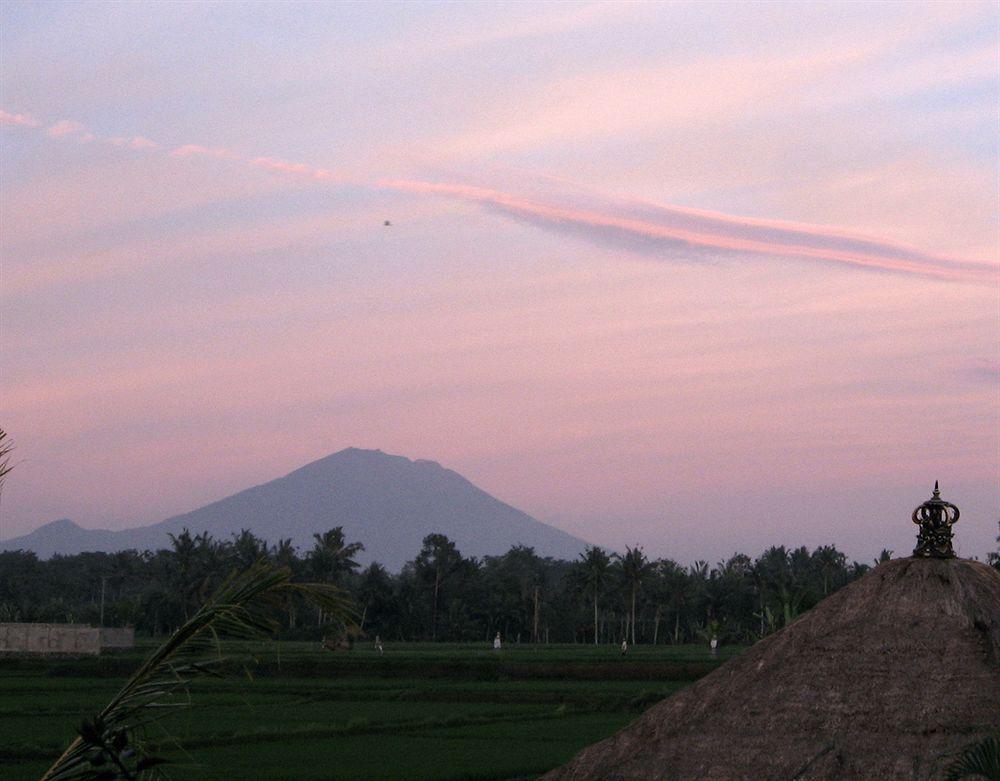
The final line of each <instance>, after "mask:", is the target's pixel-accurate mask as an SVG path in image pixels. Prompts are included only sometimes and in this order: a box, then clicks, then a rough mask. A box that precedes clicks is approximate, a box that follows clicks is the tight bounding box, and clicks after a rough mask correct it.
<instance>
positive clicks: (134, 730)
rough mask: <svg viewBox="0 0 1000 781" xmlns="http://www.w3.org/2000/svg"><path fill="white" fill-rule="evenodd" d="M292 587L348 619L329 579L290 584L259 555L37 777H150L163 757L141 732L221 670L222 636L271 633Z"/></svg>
mask: <svg viewBox="0 0 1000 781" xmlns="http://www.w3.org/2000/svg"><path fill="white" fill-rule="evenodd" d="M289 592H298V593H300V594H302V595H303V596H305V597H306V598H307V599H309V600H310V601H311V602H314V603H316V604H317V605H319V606H320V607H322V608H323V610H325V611H326V612H327V613H329V614H331V615H333V616H335V617H337V618H340V619H345V620H346V619H347V618H348V617H349V616H350V615H351V614H352V610H351V605H350V602H349V601H348V600H347V599H346V598H345V596H344V594H343V592H342V591H341V590H340V589H338V588H336V587H334V586H331V585H328V584H316V583H293V582H292V580H291V571H290V570H289V569H287V568H285V567H275V566H273V565H271V564H269V563H267V562H266V561H264V560H261V561H259V562H257V563H256V564H254V565H253V566H251V567H249V568H248V569H246V570H245V571H243V572H237V573H233V574H232V575H231V576H230V577H229V578H228V579H227V580H226V581H225V582H223V583H222V585H221V586H219V588H218V590H216V592H215V593H214V594H213V595H212V596H211V597H209V599H208V600H207V601H206V602H205V604H204V605H202V607H201V608H200V609H199V610H198V612H196V613H195V614H194V615H193V616H192V617H191V618H190V619H189V620H188V621H187V622H185V623H184V624H183V625H182V626H181V627H180V628H178V629H177V631H175V632H174V633H173V634H172V635H171V636H170V637H169V638H168V639H167V640H166V641H165V642H164V643H163V644H162V645H161V646H159V648H157V649H156V650H155V651H154V652H153V653H152V654H151V655H150V656H149V657H148V658H147V659H146V661H145V662H143V664H142V665H141V666H140V667H139V669H138V670H136V672H135V673H134V674H133V675H132V677H131V678H129V679H128V681H127V682H126V683H125V685H124V686H123V687H122V689H121V690H120V691H119V692H118V694H116V695H115V696H114V698H113V699H112V700H111V702H109V703H108V704H107V705H106V706H105V707H104V709H103V710H101V712H100V713H98V714H97V715H96V716H94V717H93V718H92V719H90V720H89V721H87V722H85V723H84V725H83V726H82V727H81V729H80V734H79V736H78V737H77V738H76V739H75V740H74V741H73V742H72V743H71V744H70V746H69V747H68V748H67V749H66V751H65V752H64V753H63V755H62V756H61V757H59V759H57V760H56V761H55V763H54V764H53V765H52V767H50V768H49V769H48V771H47V772H46V773H45V775H44V776H42V781H68V780H69V779H73V780H74V781H81V780H82V779H87V780H88V781H98V779H100V780H101V781H103V780H104V779H108V781H111V779H140V778H143V779H145V778H152V777H154V776H155V775H157V774H158V773H159V765H160V764H161V763H162V760H161V759H160V758H158V757H153V756H151V755H150V754H149V753H148V751H147V750H146V748H147V745H146V742H145V730H146V728H147V727H148V726H149V725H150V724H151V723H152V722H154V721H157V720H158V719H160V718H162V716H163V714H164V712H165V710H166V709H167V708H169V707H171V706H172V707H176V705H177V703H176V701H171V695H172V694H174V693H175V692H176V691H177V690H178V689H180V688H182V687H184V686H185V685H186V684H187V683H189V682H190V681H192V680H193V679H195V678H199V677H204V676H208V675H219V674H221V669H222V667H223V664H224V662H225V661H226V658H225V657H223V656H222V654H221V646H220V642H219V641H220V638H223V637H224V638H227V639H240V640H251V639H259V638H262V637H269V636H271V635H272V634H273V633H274V631H275V630H276V629H277V628H278V624H277V622H276V621H275V619H274V618H273V617H272V616H273V614H274V613H275V610H276V609H277V608H279V607H280V606H281V604H282V602H281V599H282V597H283V596H285V595H287V594H288V593H289Z"/></svg>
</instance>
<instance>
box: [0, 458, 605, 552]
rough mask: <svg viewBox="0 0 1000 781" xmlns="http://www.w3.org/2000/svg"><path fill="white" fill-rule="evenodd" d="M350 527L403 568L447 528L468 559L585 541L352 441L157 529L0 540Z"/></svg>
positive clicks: (92, 545)
mask: <svg viewBox="0 0 1000 781" xmlns="http://www.w3.org/2000/svg"><path fill="white" fill-rule="evenodd" d="M334 526H343V527H344V534H345V535H346V538H347V540H348V541H351V542H353V541H356V540H358V541H361V542H363V543H364V545H365V552H364V553H363V554H362V555H361V556H360V557H359V559H360V560H361V561H362V562H364V563H367V562H370V561H379V562H381V563H382V564H384V565H385V566H386V567H388V568H389V569H391V570H398V569H400V568H401V567H402V565H403V563H404V562H406V561H407V560H409V559H412V558H413V557H414V556H415V555H416V554H417V552H418V551H419V550H420V544H421V540H423V538H424V537H425V536H426V535H428V534H431V533H433V532H440V533H441V534H445V535H447V536H448V537H449V538H450V539H451V540H453V541H454V542H455V543H456V544H457V545H458V548H459V550H461V551H462V553H463V554H464V555H466V556H484V555H497V554H501V553H504V552H505V551H507V550H508V549H509V548H510V547H511V545H515V544H523V545H529V546H531V547H533V548H534V549H535V551H536V553H538V554H539V555H541V556H553V557H557V558H565V559H572V558H576V556H577V555H578V554H579V553H580V552H581V551H582V550H583V548H584V546H585V545H586V543H585V542H584V541H583V540H581V539H579V538H577V537H573V536H572V535H570V534H567V533H566V532H564V531H560V530H559V529H556V528H554V527H552V526H549V525H547V524H544V523H542V522H541V521H538V520H535V519H534V518H532V517H531V516H530V515H527V514H526V513H523V512H521V511H520V510H518V509H515V508H514V507H511V506H510V505H508V504H504V503H503V502H501V501H499V500H498V499H495V498H493V497H492V496H490V495H489V494H488V493H486V492H485V491H483V490H481V489H479V488H477V487H476V486H474V485H473V484H472V483H470V482H469V481H468V480H466V479H465V478H464V477H462V476H461V475H460V474H458V473H457V472H453V471H451V470H450V469H445V468H443V467H442V466H440V465H439V464H437V463H435V462H434V461H411V460H410V459H408V458H404V457H402V456H392V455H388V454H387V453H383V452H382V451H381V450H360V449H358V448H348V449H347V450H341V451H340V452H339V453H334V454H333V455H330V456H327V457H326V458H321V459H320V460H318V461H313V462H312V463H311V464H307V465H306V466H304V467H302V468H301V469H297V470H295V471H294V472H292V473H291V474H289V475H286V476H285V477H282V478H279V479H277V480H272V481H271V482H269V483H264V484H263V485H258V486H255V487H253V488H248V489H247V490H245V491H240V492H239V493H237V494H234V495H233V496H230V497H228V498H226V499H222V500H220V501H218V502H213V503H212V504H209V505H206V506H205V507H202V508H201V509H198V510H194V511H193V512H189V513H185V514H184V515H177V516H174V517H173V518H168V519H167V520H165V521H161V522H160V523H155V524H153V525H152V526H142V527H139V528H136V529H126V530H123V531H108V530H102V529H83V528H81V527H80V526H77V525H76V524H75V523H73V522H72V521H69V520H66V519H63V520H59V521H53V522H52V523H48V524H45V525H44V526H42V527H40V528H38V529H36V530H35V531H33V532H31V533H30V534H26V535H24V536H23V537H15V538H13V539H10V540H4V541H0V550H17V549H19V548H20V549H24V550H32V551H35V552H36V553H37V554H38V555H39V556H42V557H49V556H51V555H53V554H55V553H60V554H72V553H80V552H81V551H117V550H125V549H128V548H136V549H138V550H144V549H150V550H155V549H157V548H164V547H169V543H170V541H169V538H168V537H167V535H168V534H177V533H178V532H180V531H181V530H182V529H183V528H184V527H187V528H189V529H190V530H191V532H192V533H200V532H203V531H207V532H208V533H209V534H211V535H212V536H213V537H215V538H217V539H229V538H230V536H231V535H232V534H235V533H238V532H239V531H240V530H241V529H250V530H251V531H252V532H253V533H254V534H256V535H257V536H259V537H263V538H264V539H266V540H267V541H268V542H271V543H274V542H276V541H277V540H278V539H279V538H282V537H290V538H291V539H292V541H293V542H294V544H295V545H297V546H299V547H300V548H301V549H305V548H308V547H310V546H311V544H312V535H313V534H314V533H316V532H323V531H326V530H327V529H330V528H332V527H334Z"/></svg>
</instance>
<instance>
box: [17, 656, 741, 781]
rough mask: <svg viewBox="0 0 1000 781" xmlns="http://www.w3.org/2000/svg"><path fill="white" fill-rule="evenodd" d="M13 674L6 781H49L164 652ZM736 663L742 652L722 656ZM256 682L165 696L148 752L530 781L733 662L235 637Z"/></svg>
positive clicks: (333, 773)
mask: <svg viewBox="0 0 1000 781" xmlns="http://www.w3.org/2000/svg"><path fill="white" fill-rule="evenodd" d="M141 642H142V646H143V647H142V648H140V649H136V650H135V651H130V652H121V653H116V654H104V655H102V656H99V657H91V658H85V659H62V660H41V659H28V658H21V659H11V660H6V661H5V663H4V665H3V666H2V667H0V691H3V692H4V695H3V697H2V701H0V777H2V778H4V779H5V781H28V779H31V781H37V779H38V778H39V776H41V775H42V773H43V772H44V771H45V769H46V767H48V766H49V765H50V764H51V762H52V760H53V758H54V757H56V756H58V754H59V753H60V751H62V749H63V747H64V746H65V743H66V739H67V736H70V735H72V734H73V732H74V730H75V729H76V728H77V727H78V726H79V723H80V720H81V718H82V717H84V716H86V715H89V714H93V713H95V712H97V711H98V710H99V709H100V708H101V706H102V705H103V704H104V703H106V702H108V701H109V700H110V699H111V698H112V697H113V696H114V695H115V693H116V692H117V691H119V690H120V688H121V686H122V681H123V680H124V679H125V678H126V677H127V675H128V674H129V673H130V672H131V671H134V670H135V669H136V668H137V667H138V665H140V664H141V663H142V659H143V657H144V656H145V655H146V654H148V652H149V651H150V650H151V649H152V648H153V647H154V645H155V644H154V642H153V641H151V640H143V641H141ZM723 651H724V654H723V656H724V658H725V657H729V656H731V655H732V654H735V653H737V652H738V651H739V649H737V648H735V647H731V646H730V647H727V648H725V649H723ZM221 652H222V654H223V655H224V656H225V657H227V658H229V659H230V660H231V662H230V666H231V667H234V668H240V667H241V666H242V665H244V664H246V665H247V667H248V669H249V671H250V672H251V673H252V675H253V681H252V682H249V681H247V680H246V679H242V680H241V679H240V678H238V677H236V676H229V677H226V678H203V679H200V680H196V681H194V682H192V683H190V684H189V685H188V686H187V687H186V690H176V691H175V692H174V693H173V694H172V695H170V696H168V697H165V698H163V701H164V702H166V703H170V702H179V703H183V704H184V706H185V707H175V708H164V709H163V712H164V713H165V714H166V715H165V717H164V718H163V719H162V720H161V721H157V722H155V723H152V724H150V725H149V728H148V730H147V741H146V746H145V748H146V750H147V751H148V752H149V753H151V754H153V755H155V756H157V757H162V758H166V759H169V760H170V761H171V764H170V765H167V766H166V772H167V773H168V774H169V775H170V777H171V778H193V779H220V780H221V779H225V778H256V779H262V780H263V781H268V780H269V779H270V780H273V781H277V779H287V778H296V779H327V780H328V781H336V779H345V780H346V779H357V778H379V779H386V781H403V779H423V780H424V781H445V780H446V779H450V780H453V781H457V779H482V780H483V781H486V780H487V779H514V778H519V779H526V778H536V777H537V776H538V775H540V774H541V773H543V772H545V771H546V770H549V769H551V768H553V767H556V766H557V765H560V764H562V763H564V762H565V761H567V760H568V759H569V758H570V757H571V756H572V755H573V754H575V753H576V752H577V751H579V750H580V749H581V748H583V747H584V746H587V745H590V744H591V743H593V742H595V741H597V740H600V739H601V738H604V737H607V736H608V735H610V734H612V733H613V732H615V731H616V730H618V729H620V728H621V727H622V726H624V725H625V724H626V723H628V722H629V721H631V720H632V719H634V718H635V717H636V716H637V715H638V714H639V713H640V712H641V711H643V710H644V709H645V708H647V707H649V706H650V705H652V704H653V703H655V702H657V701H659V700H660V699H662V698H663V697H665V696H668V695H670V694H672V693H673V692H675V691H677V690H679V689H680V688H682V687H684V686H686V685H687V684H688V683H689V682H690V681H692V680H693V679H694V678H697V677H699V676H700V675H703V674H705V673H707V672H709V671H710V670H712V669H714V667H715V666H716V665H717V664H719V663H720V662H721V661H722V660H714V659H712V658H711V657H710V656H709V654H708V651H707V649H706V648H704V647H703V646H697V647H694V646H669V647H668V646H662V645H661V646H658V647H652V646H641V647H639V648H637V649H635V650H634V652H630V654H629V655H628V656H627V657H624V658H623V657H621V656H620V654H619V653H618V651H617V649H615V648H614V647H612V646H606V645H602V646H599V647H597V648H594V647H593V646H590V645H579V644H578V645H557V644H549V645H547V646H546V645H529V644H522V645H521V646H509V647H505V648H504V649H503V650H501V651H500V652H499V653H495V652H494V651H493V650H492V648H490V647H489V644H487V643H481V642H480V643H476V644H464V645H463V644H450V643H444V642H437V643H433V644H431V643H423V644H409V643H407V644H402V643H387V644H386V646H385V653H384V654H383V655H381V656H380V655H378V654H377V652H376V651H375V649H374V647H373V644H371V643H365V644H362V645H356V646H355V648H354V650H353V651H351V652H338V653H330V652H329V651H326V650H324V649H323V648H321V647H320V644H319V643H318V642H296V641H279V642H271V643H257V642H253V643H245V642H244V643H238V644H234V643H232V642H229V641H225V642H223V643H222V648H221Z"/></svg>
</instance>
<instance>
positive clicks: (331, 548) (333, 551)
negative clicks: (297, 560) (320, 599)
mask: <svg viewBox="0 0 1000 781" xmlns="http://www.w3.org/2000/svg"><path fill="white" fill-rule="evenodd" d="M313 540H315V543H314V544H313V549H312V550H311V551H309V553H308V554H307V555H306V562H307V565H308V568H309V573H310V575H311V576H312V577H313V578H314V579H315V580H316V581H317V582H319V583H330V584H333V585H335V586H339V585H341V583H342V581H343V579H344V578H345V577H346V576H347V575H348V574H350V573H352V572H354V570H356V569H357V568H358V567H359V566H360V565H359V564H358V562H357V561H355V559H354V556H356V555H357V554H358V553H360V552H361V551H363V550H364V549H365V546H364V545H362V544H361V543H360V542H352V543H347V542H346V540H345V539H344V527H343V526H335V527H334V528H332V529H330V530H329V531H325V532H323V533H322V534H314V535H313ZM317 622H318V623H319V624H322V623H323V608H322V606H320V607H319V608H318V618H317Z"/></svg>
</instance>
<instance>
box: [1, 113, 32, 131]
mask: <svg viewBox="0 0 1000 781" xmlns="http://www.w3.org/2000/svg"><path fill="white" fill-rule="evenodd" d="M0 125H21V126H22V127H38V120H36V119H35V118H34V117H32V116H31V115H30V114H11V113H10V112H8V111H3V110H0Z"/></svg>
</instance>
